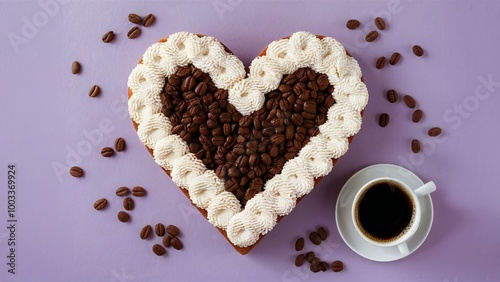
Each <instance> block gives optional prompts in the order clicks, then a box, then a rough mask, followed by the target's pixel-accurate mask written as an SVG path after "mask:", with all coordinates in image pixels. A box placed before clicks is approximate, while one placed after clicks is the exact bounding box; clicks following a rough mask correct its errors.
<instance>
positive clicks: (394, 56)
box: [389, 52, 401, 65]
mask: <svg viewBox="0 0 500 282" xmlns="http://www.w3.org/2000/svg"><path fill="white" fill-rule="evenodd" d="M399 60H401V54H399V53H398V52H394V53H392V55H391V57H390V58H389V64H391V65H395V64H397V63H398V62H399Z"/></svg>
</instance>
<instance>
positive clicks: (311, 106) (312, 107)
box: [304, 100, 316, 114]
mask: <svg viewBox="0 0 500 282" xmlns="http://www.w3.org/2000/svg"><path fill="white" fill-rule="evenodd" d="M304 112H306V113H310V114H316V102H315V101H311V100H309V101H307V102H305V103H304Z"/></svg>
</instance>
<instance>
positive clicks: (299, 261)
mask: <svg viewBox="0 0 500 282" xmlns="http://www.w3.org/2000/svg"><path fill="white" fill-rule="evenodd" d="M305 258H306V257H305V256H304V254H300V255H298V256H297V257H296V258H295V266H296V267H299V266H302V265H303V264H304V260H305Z"/></svg>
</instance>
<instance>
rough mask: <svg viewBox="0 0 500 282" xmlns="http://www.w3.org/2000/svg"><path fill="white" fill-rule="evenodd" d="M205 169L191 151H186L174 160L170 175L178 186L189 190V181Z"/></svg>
mask: <svg viewBox="0 0 500 282" xmlns="http://www.w3.org/2000/svg"><path fill="white" fill-rule="evenodd" d="M206 170H207V168H206V167H205V165H204V164H203V163H202V162H201V160H200V159H198V158H197V157H196V156H195V155H194V154H192V153H187V154H185V155H184V156H182V157H180V158H177V159H176V160H175V161H174V165H173V168H172V173H171V177H172V180H173V181H174V182H175V184H177V185H178V186H179V187H181V188H186V189H188V190H189V186H190V183H191V181H192V180H193V179H195V178H196V177H198V176H200V175H201V174H203V173H204V172H205V171H206Z"/></svg>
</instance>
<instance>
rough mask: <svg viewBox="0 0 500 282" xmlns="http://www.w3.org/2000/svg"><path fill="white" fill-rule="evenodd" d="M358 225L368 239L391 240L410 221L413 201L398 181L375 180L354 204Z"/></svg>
mask: <svg viewBox="0 0 500 282" xmlns="http://www.w3.org/2000/svg"><path fill="white" fill-rule="evenodd" d="M357 205H358V206H357V212H358V214H357V219H358V224H359V225H361V227H362V229H364V230H363V231H364V233H365V235H366V236H368V237H369V238H371V239H373V240H376V241H391V240H394V239H397V237H398V235H399V234H401V232H403V231H404V229H405V228H406V227H407V226H408V224H410V221H411V219H412V216H413V210H414V206H413V201H412V199H411V198H410V196H409V195H408V193H407V192H406V191H404V190H403V188H401V187H400V186H399V184H397V183H394V182H389V181H384V182H378V183H375V184H373V185H372V186H371V187H370V188H368V189H367V190H366V192H365V194H364V195H362V198H361V199H360V201H359V202H358V204H357Z"/></svg>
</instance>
